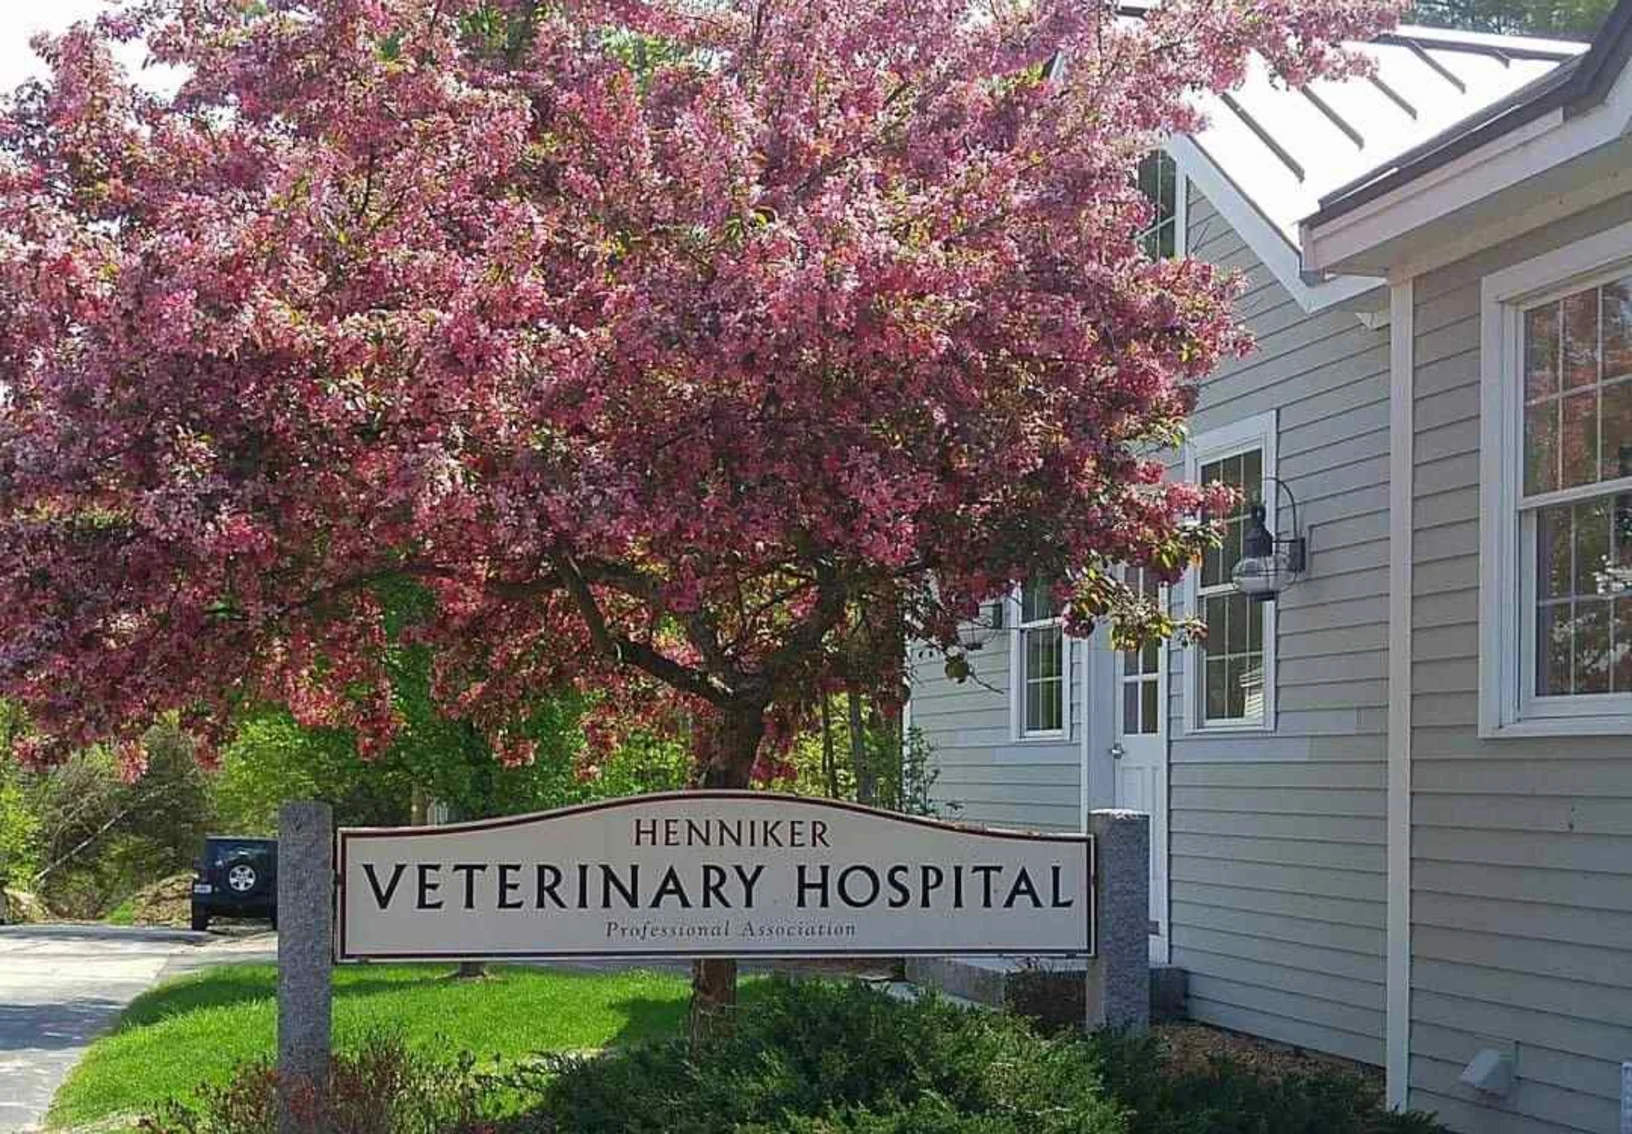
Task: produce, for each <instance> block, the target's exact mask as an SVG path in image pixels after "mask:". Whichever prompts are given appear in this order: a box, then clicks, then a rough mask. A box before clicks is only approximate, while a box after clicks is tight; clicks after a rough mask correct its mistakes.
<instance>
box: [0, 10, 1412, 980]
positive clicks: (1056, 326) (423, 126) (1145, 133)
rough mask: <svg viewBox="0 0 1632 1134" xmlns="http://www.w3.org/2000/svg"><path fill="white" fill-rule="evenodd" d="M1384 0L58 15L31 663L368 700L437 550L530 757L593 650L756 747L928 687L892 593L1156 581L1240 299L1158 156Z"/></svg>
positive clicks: (451, 606) (29, 443)
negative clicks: (838, 711)
mask: <svg viewBox="0 0 1632 1134" xmlns="http://www.w3.org/2000/svg"><path fill="white" fill-rule="evenodd" d="M1392 8H1393V5H1392V0H1169V2H1167V3H1165V4H1163V5H1162V6H1161V7H1159V8H1156V9H1154V10H1152V11H1150V12H1149V13H1148V14H1147V15H1145V16H1144V17H1143V18H1129V17H1126V16H1118V15H1117V14H1116V12H1115V10H1114V6H1112V5H1108V4H1106V3H1103V2H1099V0H1032V2H1029V3H1020V2H1014V3H1010V2H1008V0H997V2H994V3H991V4H984V3H982V4H969V3H967V2H966V0H650V2H642V0H564V2H561V3H550V4H538V3H535V2H534V0H259V2H254V3H251V2H249V0H144V2H139V3H133V4H131V5H129V6H128V7H126V8H123V9H120V10H118V12H117V13H116V14H115V15H112V16H109V17H105V18H104V19H103V20H101V21H100V23H98V24H97V25H95V26H81V27H78V28H76V29H75V30H73V31H71V32H69V33H68V34H66V35H64V36H62V37H60V38H56V39H52V40H48V41H44V42H42V43H41V44H40V45H39V47H40V49H41V51H42V52H43V54H44V55H45V57H46V59H47V60H48V62H49V64H50V69H51V77H50V79H49V80H48V81H47V82H45V83H43V84H39V85H35V86H32V87H29V88H25V89H23V90H22V91H20V92H18V94H17V95H16V96H14V97H13V98H12V99H11V100H10V101H9V103H8V104H7V105H6V106H5V108H4V111H3V116H0V382H3V385H4V392H3V394H0V594H3V595H4V603H3V606H0V696H5V697H7V698H13V699H15V700H16V701H18V702H20V703H21V704H22V705H24V706H26V708H27V710H28V712H29V714H30V718H31V720H32V722H33V724H34V725H35V729H36V731H35V737H36V739H35V740H33V741H31V742H30V743H32V744H35V745H44V746H47V747H49V746H51V745H74V744H84V743H87V742H91V741H96V740H112V741H115V742H119V743H124V744H126V745H127V752H128V753H129V755H130V758H131V759H139V758H140V757H139V753H137V752H136V750H135V749H134V748H133V747H128V746H129V745H131V744H132V743H133V741H134V738H135V737H137V736H139V735H140V733H141V731H142V730H143V729H144V728H145V727H146V726H147V725H148V724H149V723H150V722H152V721H153V720H154V719H155V718H158V717H160V716H163V715H166V714H172V713H175V714H179V716H180V719H181V720H182V721H183V722H184V723H185V724H187V725H188V726H189V727H190V728H192V729H193V730H194V731H196V732H197V733H199V734H200V735H201V737H203V738H204V739H205V740H206V741H208V740H210V739H219V738H220V735H221V733H222V732H223V730H225V729H228V728H230V725H231V721H232V719H233V713H234V710H235V708H236V707H237V706H239V705H241V704H243V703H245V702H250V701H261V702H264V701H277V702H281V703H285V704H287V705H289V706H290V707H292V708H293V710H294V711H295V713H296V714H297V716H298V717H299V718H300V719H301V720H302V721H304V722H311V723H327V724H346V725H350V726H353V727H355V728H356V729H357V732H358V736H359V742H360V743H361V744H362V745H363V746H364V748H365V750H366V749H369V748H377V747H378V746H380V745H383V744H385V743H387V742H388V740H389V738H390V736H391V733H392V730H393V727H394V724H395V722H394V719H393V715H392V710H391V705H392V698H391V690H390V688H389V682H388V680H387V678H386V676H385V675H386V669H385V668H384V666H383V665H382V661H381V659H382V655H383V651H384V650H385V648H386V647H387V646H388V645H390V644H391V642H390V637H391V636H390V635H389V634H388V633H387V630H386V606H387V596H388V595H389V594H400V593H401V590H400V589H401V587H402V586H403V585H404V584H411V585H412V588H413V589H414V592H415V593H417V594H420V595H422V596H424V597H425V599H426V601H424V602H423V603H421V604H420V606H421V607H422V612H421V614H420V616H419V617H418V618H417V619H416V620H414V622H413V624H412V625H411V627H410V628H409V630H408V631H407V633H408V634H409V635H411V636H412V637H413V638H414V639H415V640H418V641H422V642H425V643H428V644H430V645H432V646H433V647H434V648H435V651H436V657H437V673H436V683H435V696H436V698H437V700H438V702H439V704H440V705H441V706H442V708H443V710H444V711H445V712H447V713H448V714H450V715H453V716H456V717H459V718H461V719H466V720H470V721H473V722H475V723H477V724H478V725H479V726H480V727H481V728H483V729H484V730H486V731H487V733H488V734H489V735H490V736H491V737H492V738H494V741H495V745H496V747H497V749H498V750H499V751H500V752H501V754H503V755H505V756H506V757H507V758H509V759H515V760H523V759H526V758H527V756H528V753H527V752H526V750H525V744H524V743H522V742H519V741H514V740H510V739H507V737H508V736H509V735H510V733H509V731H508V730H510V729H511V728H512V727H513V722H514V721H515V720H516V719H517V717H518V715H519V714H520V712H521V711H523V707H524V706H525V705H526V703H527V700H528V697H529V695H531V694H533V693H536V692H537V691H539V690H544V689H550V688H556V687H560V686H561V685H563V684H568V683H572V684H578V685H580V686H593V687H598V688H602V689H607V690H610V691H611V692H610V694H609V698H610V703H611V704H612V705H614V706H622V707H625V708H632V709H633V708H638V709H642V710H644V709H645V708H647V707H649V706H652V705H657V704H665V705H676V704H678V705H680V706H682V707H683V708H684V711H685V712H686V714H687V717H688V719H690V720H691V721H692V722H693V727H694V729H695V732H696V735H697V737H698V744H697V767H696V781H697V783H698V784H699V785H703V786H711V787H742V786H746V785H747V784H748V783H749V782H750V779H751V776H752V774H753V770H754V767H755V764H756V760H761V759H763V758H764V757H765V756H766V754H767V753H771V752H774V751H775V740H776V738H777V737H778V736H786V735H787V734H788V733H789V732H790V730H792V729H794V728H797V727H799V726H800V724H801V723H802V722H803V721H804V720H805V719H806V716H807V714H808V713H809V711H810V709H811V707H812V706H814V705H816V704H817V703H818V699H819V698H820V697H821V696H822V695H823V693H824V691H825V690H827V689H831V688H833V687H835V686H841V685H848V686H852V687H864V688H867V689H888V688H891V687H898V686H899V682H900V673H899V666H900V664H901V663H900V659H899V658H893V657H889V656H888V654H887V653H885V654H884V656H883V660H880V657H881V652H880V651H878V650H869V649H857V648H854V646H855V643H856V641H857V640H858V639H864V638H866V637H867V636H869V635H874V636H877V635H879V633H880V632H879V625H878V624H879V623H880V622H881V621H888V622H890V623H892V624H900V625H904V626H905V627H906V628H907V629H908V630H909V631H910V633H912V634H913V635H914V636H915V637H917V638H920V639H922V640H924V641H927V642H930V643H935V644H938V645H940V646H941V647H943V648H945V649H946V650H947V651H948V653H949V655H950V656H951V658H952V661H953V664H954V665H956V662H957V653H958V649H959V647H958V645H957V642H958V636H957V635H958V626H959V624H960V621H963V620H966V619H967V618H969V617H970V616H971V615H972V614H973V613H974V612H975V611H976V610H977V607H978V604H980V603H981V602H982V601H987V600H990V599H992V598H993V597H994V596H996V595H999V594H1001V593H1002V592H1004V591H1005V590H1006V589H1007V588H1008V587H1009V586H1010V585H1011V584H1012V581H1013V580H1017V579H1022V578H1028V577H1033V576H1038V575H1044V576H1050V577H1062V578H1063V577H1067V575H1068V574H1069V576H1070V577H1071V578H1072V579H1073V580H1074V582H1073V583H1072V584H1071V585H1070V588H1069V592H1068V593H1067V592H1065V591H1062V597H1068V598H1069V600H1070V610H1069V618H1070V620H1071V622H1072V624H1073V625H1074V626H1075V628H1076V629H1078V630H1081V629H1084V628H1085V627H1086V625H1087V624H1088V623H1090V622H1093V621H1095V620H1100V619H1105V618H1110V619H1112V620H1114V621H1115V622H1116V623H1117V625H1118V627H1119V630H1120V632H1121V633H1122V634H1124V635H1130V636H1131V635H1139V634H1149V633H1169V632H1172V630H1173V629H1174V627H1173V626H1172V624H1171V623H1169V622H1168V621H1167V619H1166V618H1165V616H1164V615H1163V614H1162V612H1159V611H1156V610H1154V609H1152V608H1151V607H1149V606H1148V605H1146V604H1144V603H1143V600H1141V598H1140V597H1139V596H1138V595H1136V594H1132V593H1129V592H1127V591H1125V590H1124V589H1123V588H1122V587H1121V586H1120V585H1119V584H1118V583H1117V582H1116V577H1115V565H1117V564H1121V563H1131V564H1145V565H1150V566H1153V567H1154V568H1155V569H1156V570H1157V571H1158V573H1159V574H1161V575H1162V576H1163V577H1165V578H1168V579H1173V578H1176V577H1177V575H1178V573H1179V572H1180V571H1182V569H1183V568H1184V566H1185V565H1186V564H1187V563H1188V562H1189V561H1190V560H1192V559H1193V558H1194V557H1195V556H1196V555H1197V553H1198V552H1199V550H1200V549H1201V548H1202V547H1203V546H1204V544H1205V543H1206V541H1207V539H1208V538H1209V533H1208V532H1207V531H1206V530H1204V529H1202V528H1198V527H1197V526H1196V525H1194V524H1191V523H1187V522H1186V521H1187V518H1188V517H1193V516H1194V515H1196V514H1197V512H1198V509H1200V508H1201V507H1203V506H1204V505H1205V504H1206V503H1207V498H1206V494H1205V493H1204V492H1203V491H1202V490H1201V489H1199V488H1197V487H1195V486H1190V485H1182V484H1172V483H1165V484H1164V483H1162V478H1163V468H1162V465H1161V464H1160V463H1159V461H1158V460H1157V457H1158V454H1159V451H1160V450H1161V449H1162V448H1163V447H1165V446H1168V445H1170V444H1172V443H1173V442H1174V440H1175V439H1176V437H1177V436H1178V434H1179V431H1180V430H1181V429H1182V423H1183V420H1184V417H1185V414H1186V413H1187V411H1188V410H1189V409H1190V408H1191V405H1192V402H1193V397H1194V390H1195V386H1196V383H1197V382H1198V381H1199V380H1200V379H1201V378H1202V377H1203V376H1204V375H1205V374H1206V373H1207V372H1208V371H1209V370H1210V369H1212V368H1213V367H1214V366H1215V364H1217V363H1218V362H1219V361H1220V359H1221V358H1223V357H1225V356H1227V355H1230V354H1233V353H1237V352H1240V351H1242V350H1244V349H1245V348H1246V346H1247V340H1246V337H1245V335H1244V334H1243V332H1242V331H1241V329H1240V328H1239V326H1238V325H1237V323H1236V322H1235V321H1234V319H1233V318H1232V316H1231V311H1230V301H1231V297H1232V294H1233V291H1234V286H1235V285H1234V280H1233V279H1232V278H1231V277H1229V276H1228V275H1227V274H1226V273H1223V272H1220V271H1217V270H1215V269H1213V268H1212V267H1210V266H1208V265H1205V264H1202V263H1198V262H1194V261H1189V260H1176V261H1161V262H1152V261H1151V260H1149V259H1147V258H1146V257H1145V256H1144V255H1143V254H1142V253H1141V252H1140V250H1139V248H1138V246H1137V243H1136V241H1135V239H1134V233H1136V232H1137V231H1138V230H1139V229H1140V228H1141V227H1142V226H1143V225H1144V224H1145V223H1146V222H1147V221H1148V219H1149V211H1148V206H1147V205H1146V204H1145V203H1144V202H1143V201H1142V200H1141V198H1140V196H1139V194H1138V192H1137V191H1136V188H1135V184H1134V178H1133V171H1134V168H1135V165H1136V163H1137V162H1138V161H1139V159H1140V158H1141V156H1142V155H1144V154H1145V153H1147V152H1148V151H1149V150H1150V149H1151V148H1152V146H1153V145H1155V144H1156V143H1157V141H1158V140H1159V138H1160V137H1161V135H1162V134H1164V133H1165V132H1168V131H1173V130H1183V129H1186V128H1189V127H1192V126H1194V125H1195V122H1194V120H1193V116H1192V114H1191V112H1190V111H1189V110H1188V109H1187V104H1186V99H1187V97H1188V96H1190V95H1191V94H1192V93H1193V92H1196V91H1199V90H1203V89H1219V88H1226V87H1228V86H1230V85H1232V84H1234V83H1236V82H1238V81H1239V80H1240V79H1241V77H1242V76H1243V74H1244V68H1245V67H1246V66H1247V65H1248V61H1249V58H1250V57H1251V56H1253V55H1254V54H1256V55H1257V56H1258V57H1259V58H1260V59H1262V60H1264V61H1267V63H1268V65H1269V66H1270V67H1271V68H1273V69H1274V70H1275V71H1277V72H1278V73H1279V74H1280V75H1281V76H1282V77H1283V78H1285V79H1286V80H1288V81H1291V82H1301V81H1304V80H1305V79H1307V78H1309V77H1311V76H1313V75H1316V74H1332V73H1336V72H1338V71H1341V70H1343V69H1345V68H1350V67H1353V66H1355V65H1356V60H1355V59H1354V58H1353V57H1351V56H1350V55H1348V54H1347V53H1345V52H1344V51H1343V50H1342V49H1341V48H1340V47H1339V46H1338V45H1339V43H1340V41H1341V40H1342V39H1344V38H1347V37H1355V36H1362V37H1363V36H1365V35H1368V34H1370V33H1372V32H1373V31H1375V30H1376V29H1377V28H1378V27H1379V26H1381V25H1382V24H1383V23H1385V22H1386V21H1387V20H1388V19H1390V18H1391V16H1392ZM132 39H141V40H143V41H144V42H145V43H146V44H147V48H148V50H149V51H150V53H151V55H152V57H153V58H154V59H155V60H156V61H158V62H161V63H165V64H170V65H173V66H176V67H179V68H180V69H181V72H182V73H183V74H184V75H185V76H186V79H185V81H184V82H183V83H182V85H181V87H180V90H179V91H178V92H177V93H175V94H174V95H165V96H157V95H154V94H151V93H149V92H147V91H146V90H145V89H144V88H143V87H142V86H141V84H140V83H139V81H137V79H138V78H139V76H136V77H133V76H131V75H128V74H126V73H125V72H124V71H123V70H121V68H120V67H119V66H117V65H116V64H115V62H114V56H113V55H112V54H111V52H110V44H111V43H112V42H114V41H117V40H132ZM1213 503H1215V504H1217V503H1220V501H1218V500H1214V501H1213ZM874 640H880V639H879V638H876V637H875V638H874ZM41 754H42V753H35V755H37V756H38V755H41ZM728 976H729V969H728V967H724V966H720V965H714V966H712V967H710V969H709V970H708V971H707V972H705V973H704V974H702V976H701V977H700V978H699V979H700V982H701V991H702V993H703V994H704V997H705V999H706V998H708V997H711V996H712V997H716V998H720V997H725V996H728V995H729V991H728V986H729V980H728V979H726V978H727V977H728Z"/></svg>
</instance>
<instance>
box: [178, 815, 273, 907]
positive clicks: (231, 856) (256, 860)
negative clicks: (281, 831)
mask: <svg viewBox="0 0 1632 1134" xmlns="http://www.w3.org/2000/svg"><path fill="white" fill-rule="evenodd" d="M193 871H194V877H193V928H194V929H199V930H203V929H208V928H209V926H210V918H212V917H265V918H270V919H271V920H272V927H273V928H274V929H276V928H277V925H278V840H276V839H257V838H250V837H248V836H245V835H210V836H208V837H206V838H205V840H204V853H203V855H201V856H200V857H199V860H198V861H197V862H196V863H194V864H193Z"/></svg>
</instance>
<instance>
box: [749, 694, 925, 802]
mask: <svg viewBox="0 0 1632 1134" xmlns="http://www.w3.org/2000/svg"><path fill="white" fill-rule="evenodd" d="M845 700H846V698H844V697H843V696H830V697H829V698H828V701H829V706H828V707H827V708H826V711H825V712H822V713H819V714H818V717H817V723H816V724H815V726H814V727H812V728H811V729H808V730H806V731H805V732H803V733H801V734H800V735H799V736H798V737H797V738H796V739H795V740H794V742H793V744H792V746H791V747H790V749H789V751H788V756H787V760H786V769H787V773H788V774H787V775H786V777H785V778H784V779H783V780H781V781H779V782H776V783H775V784H774V785H773V786H775V787H777V788H778V789H780V790H786V791H790V792H792V793H794V794H795V795H811V796H825V797H827V798H829V799H847V800H851V801H859V802H863V803H867V804H870V805H873V806H876V807H882V808H884V809H885V810H887V811H900V812H903V813H905V814H908V815H934V814H936V813H937V811H938V808H937V805H936V804H935V803H934V802H932V800H931V799H930V789H931V788H932V787H933V786H934V783H935V780H936V778H937V777H938V770H937V769H936V767H935V766H934V764H933V762H932V761H931V759H930V756H931V749H930V745H929V741H928V740H927V739H926V738H925V737H924V733H923V730H921V729H917V728H909V729H907V731H906V735H905V737H904V738H903V736H902V732H901V718H900V717H899V716H897V717H895V718H894V719H893V720H892V719H887V718H884V717H883V716H882V715H881V714H879V713H878V712H876V711H873V709H872V708H871V707H869V709H868V710H865V711H864V712H863V714H862V721H863V725H862V729H861V732H860V733H859V734H856V733H853V732H852V728H851V719H850V716H849V714H848V713H847V712H845V711H844V708H845V704H844V703H845ZM872 705H876V702H873V703H872ZM858 735H859V738H860V743H859V744H858V743H857V736H858Z"/></svg>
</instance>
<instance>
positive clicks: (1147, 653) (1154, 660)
mask: <svg viewBox="0 0 1632 1134" xmlns="http://www.w3.org/2000/svg"><path fill="white" fill-rule="evenodd" d="M1161 666H1162V644H1161V643H1160V642H1146V643H1145V649H1144V659H1143V665H1142V667H1141V672H1143V673H1155V672H1156V671H1157V670H1159V669H1160V668H1161Z"/></svg>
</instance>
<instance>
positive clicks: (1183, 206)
mask: <svg viewBox="0 0 1632 1134" xmlns="http://www.w3.org/2000/svg"><path fill="white" fill-rule="evenodd" d="M1163 151H1164V152H1166V154H1167V156H1168V157H1169V158H1170V159H1172V162H1173V259H1175V260H1182V259H1184V258H1185V257H1186V256H1188V255H1190V178H1189V176H1188V175H1186V173H1185V171H1184V164H1183V163H1182V162H1180V161H1179V159H1178V155H1176V154H1175V153H1173V151H1172V150H1171V149H1170V148H1168V147H1165V146H1164V147H1163ZM1155 228H1156V226H1155V225H1150V226H1149V227H1147V228H1146V229H1144V231H1142V232H1140V233H1139V235H1137V236H1135V237H1134V240H1135V241H1137V242H1139V243H1141V244H1143V243H1144V239H1145V237H1147V236H1149V235H1150V234H1151V232H1152V231H1153V230H1154V229H1155Z"/></svg>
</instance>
